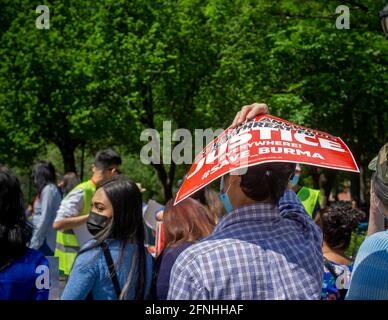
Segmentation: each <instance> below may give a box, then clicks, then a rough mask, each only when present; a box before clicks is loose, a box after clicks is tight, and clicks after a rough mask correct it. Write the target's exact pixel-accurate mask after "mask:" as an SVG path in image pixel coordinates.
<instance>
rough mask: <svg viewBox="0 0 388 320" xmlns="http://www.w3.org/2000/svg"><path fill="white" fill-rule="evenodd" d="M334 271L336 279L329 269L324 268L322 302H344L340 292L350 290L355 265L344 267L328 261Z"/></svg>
mask: <svg viewBox="0 0 388 320" xmlns="http://www.w3.org/2000/svg"><path fill="white" fill-rule="evenodd" d="M328 263H329V264H330V266H331V269H332V271H333V272H334V273H335V274H336V277H335V276H334V275H333V274H332V273H331V272H330V270H329V269H327V268H326V266H325V268H324V274H323V284H322V293H321V299H322V300H343V296H341V294H340V291H339V290H341V289H342V290H348V289H349V282H350V277H351V274H352V270H353V264H350V265H342V264H337V263H335V262H333V261H328Z"/></svg>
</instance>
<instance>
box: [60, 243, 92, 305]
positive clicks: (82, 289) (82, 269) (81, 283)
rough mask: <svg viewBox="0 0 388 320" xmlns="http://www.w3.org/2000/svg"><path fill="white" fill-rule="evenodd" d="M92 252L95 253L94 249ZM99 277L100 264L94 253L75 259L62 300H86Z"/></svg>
mask: <svg viewBox="0 0 388 320" xmlns="http://www.w3.org/2000/svg"><path fill="white" fill-rule="evenodd" d="M92 250H93V251H94V249H92ZM92 262H93V263H92ZM97 277H98V262H97V261H96V257H95V256H94V254H92V251H87V252H84V253H83V254H81V255H79V256H78V257H77V258H76V259H75V262H74V266H73V269H72V270H71V273H70V276H69V279H68V281H67V283H66V287H65V290H64V291H63V293H62V296H61V300H85V299H86V298H87V296H88V294H89V293H90V292H91V290H92V288H93V286H94V283H95V281H96V279H97Z"/></svg>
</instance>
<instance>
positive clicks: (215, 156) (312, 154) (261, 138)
mask: <svg viewBox="0 0 388 320" xmlns="http://www.w3.org/2000/svg"><path fill="white" fill-rule="evenodd" d="M266 162H294V163H301V164H308V165H314V166H318V167H324V168H331V169H338V170H345V171H353V172H359V170H358V167H357V164H356V162H355V161H354V158H353V155H352V153H351V152H350V150H349V148H348V147H347V146H346V144H345V143H344V142H343V141H342V140H341V138H338V137H334V136H332V135H330V134H327V133H324V132H321V131H317V130H313V129H308V128H305V127H302V126H299V125H296V124H293V123H291V122H288V121H285V120H282V119H279V118H276V117H274V116H270V115H260V116H257V117H256V118H255V119H254V120H251V121H249V122H246V123H244V124H242V125H240V126H239V127H237V128H234V129H227V130H225V131H224V132H223V133H222V134H220V135H219V136H218V137H217V138H216V139H215V140H214V141H213V142H212V143H210V144H209V145H208V146H207V147H206V148H205V149H203V151H202V152H201V153H200V154H199V155H198V156H197V157H196V160H195V163H194V164H193V165H192V167H191V168H190V171H189V172H188V173H187V175H186V178H185V181H184V182H183V184H182V186H181V188H180V189H179V191H178V194H177V196H176V198H175V204H177V203H178V202H180V201H182V200H184V199H185V198H187V197H189V196H190V195H192V194H193V193H195V192H196V191H198V190H199V189H201V188H203V187H205V186H206V185H208V184H209V183H211V182H212V181H214V180H215V179H217V178H219V177H221V176H223V175H224V174H226V173H229V172H231V171H234V170H236V169H241V168H246V167H249V166H253V165H257V164H260V163H266Z"/></svg>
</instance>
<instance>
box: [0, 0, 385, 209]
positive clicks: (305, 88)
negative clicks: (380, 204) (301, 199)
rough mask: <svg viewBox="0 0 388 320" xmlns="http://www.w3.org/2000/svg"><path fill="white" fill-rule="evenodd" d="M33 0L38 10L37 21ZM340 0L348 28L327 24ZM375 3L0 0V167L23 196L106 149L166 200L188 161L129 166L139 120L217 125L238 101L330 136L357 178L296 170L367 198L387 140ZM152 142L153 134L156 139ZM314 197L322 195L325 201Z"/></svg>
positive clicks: (313, 181)
mask: <svg viewBox="0 0 388 320" xmlns="http://www.w3.org/2000/svg"><path fill="white" fill-rule="evenodd" d="M38 5H47V6H48V7H49V9H50V27H49V29H43V30H41V29H37V28H36V25H35V22H36V19H37V17H38V16H39V13H36V11H35V10H36V7H37V6H38ZM339 5H346V6H347V7H348V8H349V12H350V29H337V28H336V19H337V18H338V17H339V14H337V13H336V8H337V7H338V6H339ZM385 5H386V1H380V0H365V1H361V0H354V1H338V0H333V1H332V0H324V1H323V0H321V1H316V0H314V1H309V0H305V1H297V0H293V1H292V0H280V1H268V0H255V1H253V0H180V1H177V0H175V1H162V0H131V1H125V0H119V1H117V0H114V1H113V0H105V1H98V0H93V1H89V0H82V1H43V0H41V1H25V0H0V10H1V11H0V21H1V23H0V163H2V164H6V165H8V166H10V167H11V168H12V169H13V170H14V171H15V172H16V173H17V175H18V176H19V178H20V180H21V181H22V185H23V190H24V194H25V197H26V201H27V202H30V201H31V200H32V199H33V197H34V195H35V190H34V187H33V185H32V181H31V178H30V176H31V168H32V165H33V164H34V162H35V161H37V160H39V159H46V160H50V161H52V162H53V164H54V165H55V167H56V169H57V172H58V177H59V178H60V177H61V176H62V175H63V174H64V173H65V172H68V171H75V172H77V173H78V174H79V175H80V176H81V177H82V179H86V178H88V177H89V176H90V175H91V170H90V168H91V164H92V161H93V155H94V153H95V152H96V151H97V150H99V149H102V148H106V147H112V148H114V149H116V150H117V151H119V152H120V153H121V154H122V155H123V160H124V163H123V166H122V172H123V173H124V174H126V175H128V176H129V177H131V178H132V179H134V180H135V181H137V182H141V183H142V185H143V186H144V187H145V188H146V189H147V191H146V193H145V197H146V198H149V197H155V198H156V199H158V200H159V201H162V202H164V201H166V200H168V199H169V198H171V196H172V195H173V194H174V192H175V185H176V182H177V180H178V179H181V178H182V177H183V175H184V174H185V172H186V171H187V170H188V166H187V165H175V164H172V165H167V164H163V163H161V164H154V165H145V164H142V163H141V162H140V159H139V153H140V150H141V148H142V147H143V146H144V144H145V143H146V142H142V141H140V139H139V138H140V133H141V132H142V131H143V130H144V129H146V128H155V129H157V130H158V131H159V132H162V130H161V129H162V123H163V121H165V120H171V121H172V125H173V130H174V129H176V128H187V129H189V130H191V131H192V132H194V130H195V129H205V128H212V129H217V128H226V127H227V126H228V125H229V124H230V123H231V121H232V119H233V118H234V115H235V114H236V112H237V111H238V110H239V109H240V108H241V106H242V105H245V104H250V103H252V102H265V103H267V104H268V105H269V107H270V111H271V114H273V115H275V116H278V117H280V118H282V119H285V120H289V121H292V122H295V123H297V124H300V125H303V126H306V127H309V128H314V129H319V130H321V131H325V132H328V133H330V134H333V135H336V136H339V137H341V138H342V139H343V140H344V141H345V142H346V143H347V144H348V146H349V147H350V149H351V151H352V152H353V155H354V157H355V159H356V161H357V163H358V165H359V167H360V170H361V174H352V173H346V172H339V171H334V170H321V169H319V168H315V167H304V176H305V177H306V178H304V181H303V182H304V184H306V185H307V186H310V187H314V188H320V189H321V193H322V195H325V197H326V198H327V197H328V195H329V193H330V192H331V191H334V193H338V192H340V191H342V189H343V187H344V185H347V183H348V182H350V191H351V194H352V197H353V198H354V199H358V200H361V202H363V203H364V202H365V203H366V204H367V202H368V190H369V184H368V183H369V179H370V175H371V173H370V172H369V171H368V169H367V165H368V163H369V161H370V160H371V159H372V158H373V157H374V156H375V155H376V154H377V152H378V151H379V149H380V147H381V146H382V145H383V144H384V143H385V142H387V140H388V107H387V105H388V95H387V92H388V90H387V85H388V64H387V62H388V42H387V40H386V39H385V38H384V34H383V32H382V28H381V24H380V19H379V16H378V13H379V11H381V10H382V9H383V8H384V6H385ZM162 138H163V137H162ZM325 197H323V199H325Z"/></svg>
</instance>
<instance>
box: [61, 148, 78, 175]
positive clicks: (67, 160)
mask: <svg viewBox="0 0 388 320" xmlns="http://www.w3.org/2000/svg"><path fill="white" fill-rule="evenodd" d="M58 148H59V150H60V151H61V154H62V159H63V165H64V169H65V173H66V172H74V173H77V169H76V165H75V157H74V152H75V149H76V146H75V145H73V144H64V145H58Z"/></svg>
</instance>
